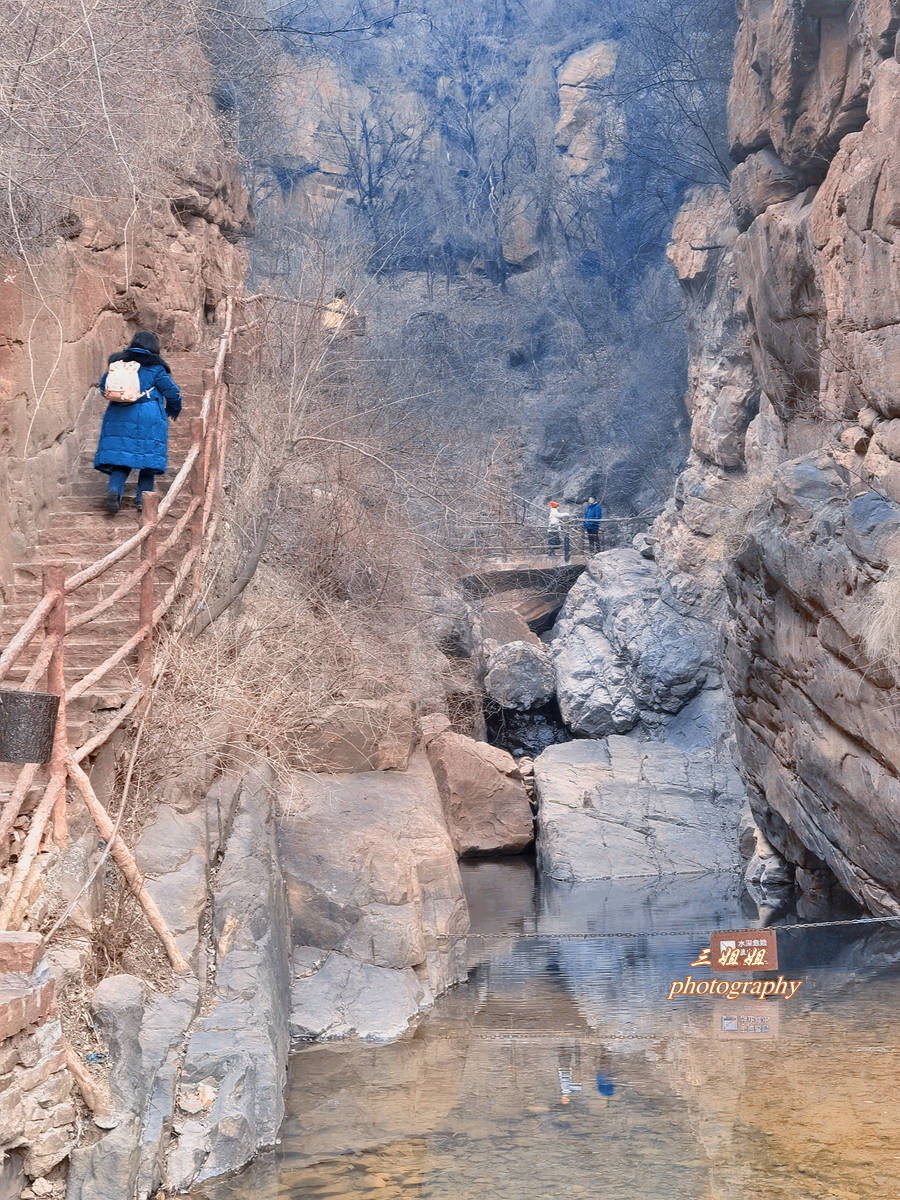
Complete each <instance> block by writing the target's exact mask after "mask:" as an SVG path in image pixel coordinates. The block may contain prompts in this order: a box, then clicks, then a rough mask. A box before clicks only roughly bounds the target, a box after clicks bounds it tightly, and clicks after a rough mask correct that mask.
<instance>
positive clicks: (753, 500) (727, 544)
mask: <svg viewBox="0 0 900 1200" xmlns="http://www.w3.org/2000/svg"><path fill="white" fill-rule="evenodd" d="M773 488H774V477H773V476H772V474H771V473H769V472H766V471H748V472H747V473H746V474H745V475H742V476H739V477H736V478H734V479H733V480H730V481H729V483H728V491H727V499H726V500H725V502H724V503H722V505H721V510H722V516H721V519H720V521H719V525H718V528H717V529H716V532H715V533H714V534H713V536H712V537H710V538H707V539H706V540H705V541H704V542H703V548H704V550H705V551H706V555H707V558H708V559H709V560H710V562H723V561H725V560H726V559H731V558H737V557H738V555H739V554H741V553H743V551H744V550H746V548H747V546H748V545H749V543H750V533H751V525H752V518H753V516H754V515H755V514H757V513H759V512H761V510H762V508H763V506H765V505H767V504H768V503H769V502H770V501H771V498H772V492H773ZM714 502H715V501H714Z"/></svg>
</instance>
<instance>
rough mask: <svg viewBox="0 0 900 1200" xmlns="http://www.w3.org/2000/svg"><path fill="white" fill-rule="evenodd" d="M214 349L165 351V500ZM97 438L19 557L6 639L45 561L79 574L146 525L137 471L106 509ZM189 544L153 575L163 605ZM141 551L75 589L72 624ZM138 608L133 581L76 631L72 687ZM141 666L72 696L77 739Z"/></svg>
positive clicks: (1, 771) (130, 624)
mask: <svg viewBox="0 0 900 1200" xmlns="http://www.w3.org/2000/svg"><path fill="white" fill-rule="evenodd" d="M213 356H214V351H212V350H208V351H197V352H193V353H185V354H172V355H168V356H167V361H168V362H169V364H170V366H171V368H172V375H173V377H174V379H175V381H176V383H177V384H178V385H179V387H180V388H181V393H182V397H183V401H184V404H183V408H182V412H181V415H180V417H179V418H178V420H177V421H172V422H170V423H169V469H168V471H167V472H166V474H165V476H158V477H157V480H156V490H157V492H158V493H160V499H162V496H163V495H164V494H165V492H166V491H167V490H168V488H169V486H170V484H171V481H172V480H173V479H174V477H175V475H176V473H177V471H178V470H179V468H180V467H181V465H182V463H183V462H184V459H185V456H186V454H187V452H188V450H189V449H190V444H191V422H192V419H193V418H194V417H199V416H200V412H201V401H202V396H203V389H204V381H205V379H208V378H209V376H210V375H211V365H212V361H213ZM102 411H103V410H102V402H101V401H100V399H99V397H98V398H97V414H96V432H99V428H100V419H101V416H102ZM95 440H96V435H95V436H94V437H93V438H92V441H91V444H90V445H88V446H86V447H85V448H84V450H83V452H82V455H81V458H80V463H79V470H78V472H77V474H76V476H75V477H74V479H73V480H72V481H71V483H70V485H69V487H68V488H67V489H66V490H65V491H64V492H63V493H62V494H61V495H60V496H59V497H58V498H57V500H56V503H55V505H54V508H53V510H52V512H51V514H50V517H49V519H48V521H47V523H46V525H45V527H44V529H43V530H42V532H41V533H40V535H39V537H38V539H37V544H36V545H35V546H34V548H33V552H32V553H31V554H30V555H29V557H28V559H27V561H22V562H17V563H16V564H15V567H14V576H13V598H12V600H11V602H10V603H9V604H8V605H7V606H6V608H5V610H4V612H3V617H2V623H0V638H2V643H3V644H4V645H5V644H6V643H7V642H8V641H9V639H10V638H11V637H12V636H13V635H14V634H15V632H16V631H17V629H18V628H19V627H20V626H21V624H22V622H23V621H24V620H25V619H26V617H28V615H29V614H30V613H31V611H32V610H33V608H34V607H35V605H36V604H37V603H38V601H39V600H40V599H41V596H42V594H43V591H42V574H43V570H44V567H45V565H46V564H47V563H50V562H58V563H62V564H64V565H65V568H66V575H67V576H70V575H73V574H74V573H75V572H77V571H79V570H81V569H82V568H83V567H86V566H88V565H89V564H91V563H93V562H95V561H97V560H98V559H101V558H103V557H104V556H105V555H107V554H109V553H110V552H111V551H112V550H114V549H115V548H116V547H117V546H119V545H121V543H122V542H123V541H125V540H126V539H127V538H129V537H130V536H131V535H132V534H134V533H135V532H136V531H137V530H138V528H139V527H140V515H139V514H138V512H137V510H136V508H135V507H134V499H133V496H134V486H135V482H136V478H137V477H136V474H135V473H132V474H131V476H129V479H128V483H127V485H126V499H125V500H124V502H123V504H122V508H121V509H120V511H119V513H118V515H117V516H115V517H110V516H109V515H108V514H107V512H106V508H105V499H106V477H105V476H103V475H101V474H100V473H99V472H97V471H95V470H94V469H93V455H94V449H95ZM189 499H190V494H189V489H188V488H184V489H182V491H181V492H180V494H179V495H178V497H177V498H176V500H175V503H174V504H173V506H172V510H171V511H170V512H169V513H168V514H167V515H166V519H165V520H164V521H163V522H162V523H161V525H160V529H159V533H158V540H159V542H162V541H163V540H164V538H165V537H166V536H167V534H168V532H169V531H170V530H171V528H172V526H173V525H174V523H175V521H177V519H178V517H179V516H181V515H183V513H184V511H185V509H186V507H187V505H188V503H189ZM184 546H185V543H184V542H183V541H182V542H181V543H180V544H179V545H178V546H176V547H175V548H174V550H173V551H171V552H170V554H169V556H168V561H166V558H164V557H161V558H160V560H159V563H158V566H157V571H156V577H155V582H154V590H155V596H156V601H157V603H158V602H159V601H160V600H161V599H162V597H163V596H164V595H165V592H166V589H167V588H168V586H169V584H170V583H171V580H172V576H173V574H174V572H175V570H176V569H177V566H178V563H179V562H180V561H181V558H182V557H183V554H184ZM140 553H141V552H140V547H137V548H135V549H134V550H133V551H131V553H130V554H128V555H127V556H126V557H125V558H123V559H122V560H121V561H120V562H118V563H116V564H115V565H114V566H112V567H110V568H109V570H108V571H106V572H105V573H104V574H103V575H101V576H100V577H99V578H98V579H96V580H93V581H92V582H90V583H87V584H85V585H83V586H82V587H81V588H80V589H79V590H78V591H76V592H74V593H73V594H72V595H71V596H70V597H69V599H68V601H67V621H68V623H69V624H71V623H72V622H73V621H74V620H75V619H76V618H77V616H78V615H79V614H81V613H84V612H86V611H87V610H88V609H90V608H92V607H93V606H94V605H95V604H97V603H98V602H99V601H101V600H103V599H104V598H105V597H107V596H109V594H110V593H111V592H112V591H114V590H115V588H116V587H117V586H118V584H119V583H121V582H122V580H123V579H124V577H125V576H126V575H128V574H129V573H130V572H131V571H133V570H134V569H135V568H136V567H137V566H138V565H139V563H140ZM138 615H139V588H138V587H135V588H133V589H132V590H131V591H129V592H128V593H126V594H125V595H124V596H123V597H122V598H121V599H120V600H118V601H117V602H116V604H115V605H113V607H112V608H110V609H107V611H106V612H105V613H102V614H101V615H100V616H98V617H97V618H95V619H94V620H93V621H91V622H90V623H88V624H86V625H84V626H82V627H81V628H79V629H76V630H74V631H73V632H72V633H71V634H69V635H68V636H67V638H66V646H65V673H66V683H67V685H68V686H71V685H72V684H73V683H75V682H76V680H78V679H80V678H82V677H83V676H84V675H85V674H87V673H88V672H89V671H91V670H92V669H93V668H94V667H96V666H98V665H99V664H100V663H102V662H103V661H104V659H106V658H107V657H109V655H111V654H112V653H113V652H114V651H115V650H116V649H117V648H118V647H119V646H121V645H122V643H123V642H125V641H127V640H128V638H129V637H131V636H132V635H133V634H135V633H136V632H137V629H138V626H139V620H138ZM40 645H41V638H40V635H38V636H37V637H35V638H34V639H33V641H32V643H31V645H30V646H29V647H28V648H27V650H26V651H25V652H24V653H23V655H22V656H21V657H20V659H19V660H18V662H16V664H15V665H14V666H13V668H12V669H11V670H10V673H9V675H8V676H7V680H8V683H9V685H11V686H16V685H17V684H19V683H21V682H22V680H23V679H24V678H25V676H26V675H27V673H28V670H29V668H30V666H31V665H32V664H33V663H34V661H35V658H36V656H37V654H38V652H39V650H40ZM136 672H137V651H136V650H135V651H132V653H131V654H130V655H129V656H128V657H127V658H126V659H125V660H124V662H122V663H120V664H119V665H118V666H116V667H114V668H113V669H112V670H111V671H110V672H109V673H108V674H107V675H106V676H104V678H103V679H101V680H100V681H98V683H97V684H96V685H95V687H93V688H92V689H91V690H89V691H87V692H85V693H84V694H83V695H82V696H79V697H78V698H77V699H75V700H74V701H73V702H72V703H71V704H70V706H69V710H68V713H67V726H68V735H69V745H70V746H71V747H73V748H74V747H77V746H80V745H82V744H83V743H84V742H85V741H86V740H87V739H88V738H89V737H90V736H91V734H92V733H94V732H95V731H96V730H97V729H98V728H100V727H101V726H102V725H103V724H105V720H106V719H108V718H109V715H110V710H114V709H117V708H119V707H120V706H121V705H122V703H123V701H124V699H125V698H126V696H127V695H128V694H129V692H130V691H131V690H132V688H133V686H134V683H135V680H136ZM4 686H5V685H4ZM18 771H19V768H18V767H12V766H3V767H0V803H2V800H3V797H4V796H5V795H8V794H9V792H10V791H11V788H12V785H13V783H14V781H15V778H16V775H17V774H18Z"/></svg>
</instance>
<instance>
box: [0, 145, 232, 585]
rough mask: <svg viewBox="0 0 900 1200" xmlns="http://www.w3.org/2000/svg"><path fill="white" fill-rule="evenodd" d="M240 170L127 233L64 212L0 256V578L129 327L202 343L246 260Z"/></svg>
mask: <svg viewBox="0 0 900 1200" xmlns="http://www.w3.org/2000/svg"><path fill="white" fill-rule="evenodd" d="M249 219H250V214H249V207H248V198H247V193H246V191H245V190H244V188H243V186H242V184H241V183H240V181H239V179H238V178H237V176H236V174H234V173H230V172H229V171H228V170H227V169H226V170H225V171H223V172H222V173H220V174H215V173H212V172H210V173H209V174H207V175H205V176H204V177H203V178H200V179H197V180H196V181H194V182H193V183H192V184H191V185H190V186H187V187H185V189H184V193H183V195H179V196H178V197H176V198H173V201H172V205H171V207H169V208H166V209H165V210H157V211H152V212H147V211H143V210H138V211H137V212H136V213H135V216H134V220H133V221H132V223H131V224H130V225H129V227H128V229H127V230H125V229H122V228H116V227H114V226H112V225H111V224H109V223H108V222H107V221H106V220H105V219H104V216H103V214H102V212H97V211H88V210H87V209H85V210H84V211H82V212H80V213H79V214H77V216H76V215H74V214H73V216H72V219H71V220H70V221H69V223H68V225H67V229H66V236H59V237H57V238H55V239H54V240H53V241H52V242H50V244H48V245H45V246H43V247H42V248H41V249H40V250H39V251H35V252H33V253H31V254H30V255H29V259H28V261H27V262H26V261H22V260H21V259H11V258H6V259H3V260H0V580H2V581H4V582H6V581H8V579H9V570H10V564H11V562H12V560H13V558H16V559H22V558H26V557H27V550H28V546H29V542H30V540H31V539H32V538H33V535H34V532H35V530H36V529H37V528H39V527H40V525H41V523H42V521H43V519H44V517H45V515H46V513H47V511H48V509H49V508H50V506H52V504H53V501H54V498H55V496H56V495H57V492H58V490H59V487H60V484H61V483H62V481H63V480H65V479H66V478H67V477H68V476H69V475H70V474H71V472H72V471H73V469H74V466H75V463H76V461H77V458H78V454H79V450H80V448H81V446H82V445H84V444H87V443H89V442H90V441H91V440H92V439H94V438H95V437H96V435H97V432H98V430H99V424H100V418H101V416H102V412H103V402H102V400H101V398H100V396H99V394H98V393H97V392H96V391H95V390H93V389H92V388H91V384H93V383H96V381H97V380H98V379H99V377H100V374H101V373H102V371H103V368H104V366H105V364H106V358H107V356H108V355H109V354H110V353H111V352H112V351H113V350H116V349H119V348H120V347H121V346H122V345H123V344H124V343H125V342H127V340H128V338H129V337H130V336H131V333H132V332H133V331H134V329H135V328H137V327H139V326H144V327H147V328H150V329H153V330H155V331H156V332H157V333H158V334H159V337H160V341H161V342H162V343H163V347H164V353H165V351H166V350H169V351H178V350H191V349H194V348H195V347H198V346H200V345H201V344H203V342H204V339H205V335H206V332H207V326H208V325H209V324H210V323H212V322H214V321H216V319H217V317H218V316H220V315H221V312H220V306H221V304H222V301H223V298H224V297H225V295H226V294H227V293H229V292H233V293H238V294H239V293H240V291H241V290H242V288H243V281H244V276H245V273H246V263H245V257H244V254H243V251H242V250H240V249H239V248H238V247H237V246H236V245H235V244H234V241H235V239H236V237H237V235H238V233H239V232H240V231H241V229H243V228H246V227H247V226H248V224H249Z"/></svg>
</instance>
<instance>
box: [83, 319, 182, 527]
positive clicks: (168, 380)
mask: <svg viewBox="0 0 900 1200" xmlns="http://www.w3.org/2000/svg"><path fill="white" fill-rule="evenodd" d="M123 360H124V361H126V362H136V363H137V364H138V377H139V379H140V388H141V395H140V397H139V398H138V399H137V400H135V401H134V403H132V404H118V403H116V401H114V400H111V401H110V402H109V404H107V406H106V412H105V413H104V414H103V424H102V425H101V427H100V440H99V442H98V443H97V453H96V454H95V455H94V467H95V468H96V469H97V470H98V471H102V472H103V473H104V475H108V476H109V491H108V492H107V493H106V511H107V512H108V513H109V514H110V516H115V514H116V513H117V512H118V511H119V506H120V505H121V503H122V493H123V492H124V491H125V480H126V479H127V478H128V475H129V473H130V472H131V471H137V473H138V480H137V489H136V491H135V495H134V502H135V505H136V506H137V509H138V512H140V510H141V507H142V499H143V495H144V492H152V491H153V487H154V483H155V481H156V476H157V475H158V474H159V473H160V472H161V471H165V469H166V466H167V464H168V443H169V424H168V418H169V417H171V418H172V420H173V421H174V420H175V418H176V417H177V416H178V414H179V413H180V412H181V392H180V391H179V390H178V386H177V384H176V383H175V381H174V379H173V378H172V373H171V371H170V370H169V364H168V363H167V362H166V361H165V360H164V359H162V358H160V356H159V342H158V340H157V338H156V335H155V334H153V333H145V332H144V331H143V330H141V331H140V332H138V333H136V334H135V335H134V337H133V338H132V339H131V344H130V345H129V346H128V347H126V349H124V350H120V351H119V353H118V354H112V355H110V358H109V362H110V363H114V362H119V361H123ZM107 373H108V372H104V374H103V378H102V379H101V380H100V390H101V392H102V391H103V390H104V388H105V386H106V376H107Z"/></svg>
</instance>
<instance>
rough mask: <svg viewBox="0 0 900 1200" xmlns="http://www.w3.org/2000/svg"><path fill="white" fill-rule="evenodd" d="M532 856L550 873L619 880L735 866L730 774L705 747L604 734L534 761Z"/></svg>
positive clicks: (736, 785)
mask: <svg viewBox="0 0 900 1200" xmlns="http://www.w3.org/2000/svg"><path fill="white" fill-rule="evenodd" d="M534 774H535V784H536V788H537V796H538V803H539V809H538V861H539V864H540V868H541V870H542V871H543V872H544V874H546V875H550V876H552V877H553V878H554V879H569V880H581V879H625V878H629V877H632V876H659V875H677V874H685V873H690V872H698V871H721V870H728V869H732V868H734V867H735V866H736V865H737V857H738V854H737V831H738V821H739V817H740V809H741V805H742V803H743V797H744V793H743V787H742V784H741V780H740V776H739V775H738V773H737V771H736V770H735V768H734V765H733V763H732V762H731V760H730V757H729V755H728V754H727V752H723V750H722V748H721V747H720V746H719V745H718V744H716V743H713V744H711V745H707V746H705V747H694V748H692V749H684V748H682V747H681V746H679V745H677V744H673V743H672V742H663V741H640V740H639V739H638V738H637V737H634V736H632V737H620V736H615V735H614V736H612V737H608V738H603V739H600V740H596V741H595V740H583V741H574V742H569V743H568V744H567V745H563V746H551V747H550V748H549V749H548V750H545V751H544V753H543V754H542V755H541V756H540V758H539V759H538V760H537V762H536V763H535V771H534Z"/></svg>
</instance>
